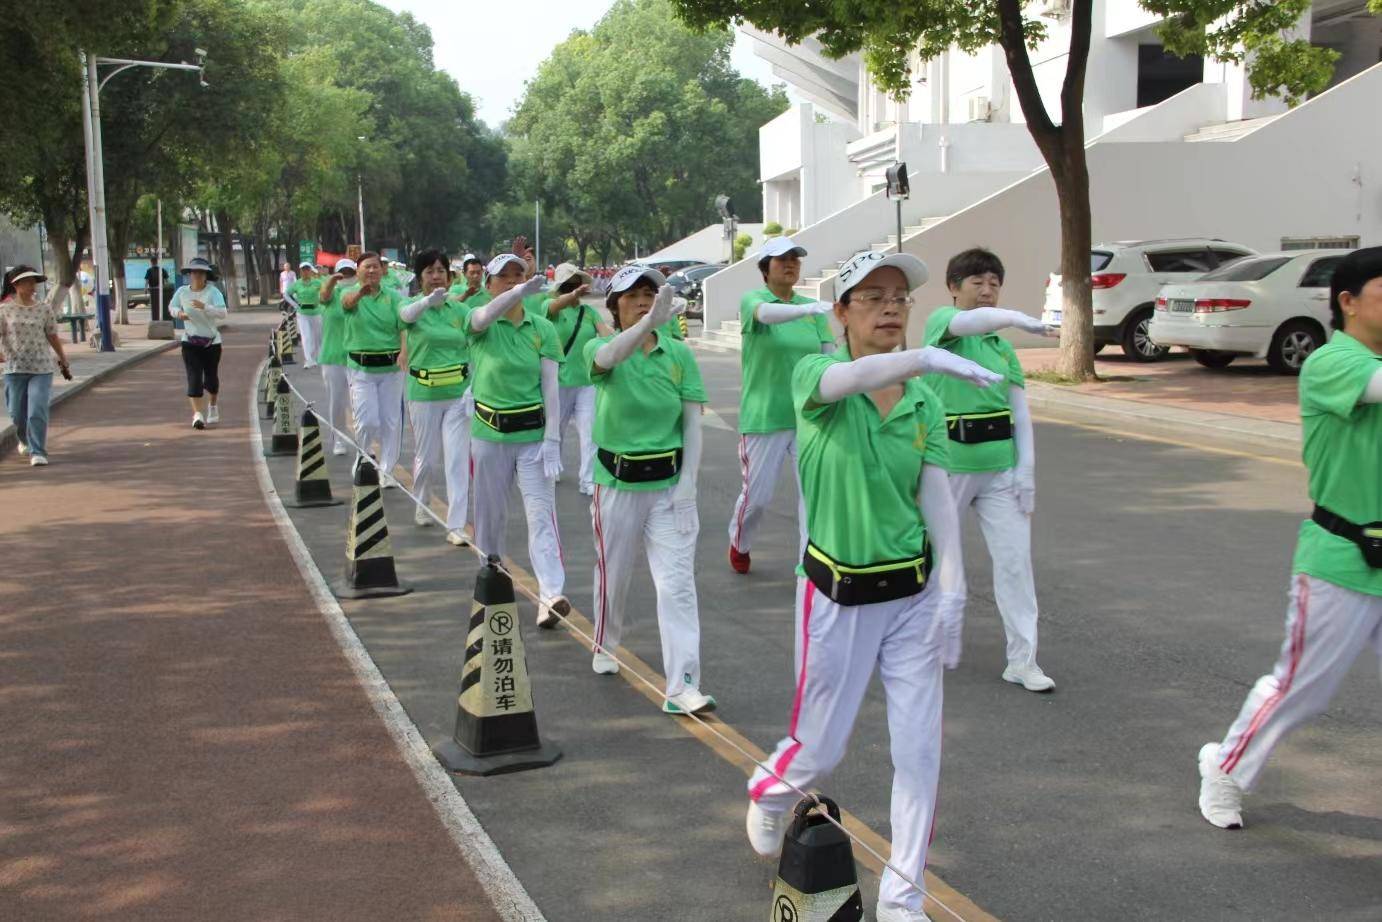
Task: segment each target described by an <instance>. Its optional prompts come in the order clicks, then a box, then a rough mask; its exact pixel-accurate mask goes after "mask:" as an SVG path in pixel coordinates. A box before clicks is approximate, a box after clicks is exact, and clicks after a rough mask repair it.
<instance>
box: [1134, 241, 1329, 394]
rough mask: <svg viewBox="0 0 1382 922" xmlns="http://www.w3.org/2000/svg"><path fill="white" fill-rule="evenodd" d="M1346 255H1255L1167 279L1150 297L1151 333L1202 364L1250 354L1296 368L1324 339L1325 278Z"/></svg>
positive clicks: (1217, 364) (1218, 364)
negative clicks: (1189, 277) (1192, 276)
mask: <svg viewBox="0 0 1382 922" xmlns="http://www.w3.org/2000/svg"><path fill="white" fill-rule="evenodd" d="M1344 256H1345V254H1344V253H1340V252H1339V251H1338V250H1296V251H1292V252H1289V253H1275V254H1271V255H1266V256H1253V257H1249V258H1247V259H1243V260H1240V261H1238V262H1236V263H1233V264H1232V265H1230V266H1225V267H1224V268H1222V269H1217V270H1215V271H1213V272H1210V273H1209V274H1207V275H1205V276H1202V277H1201V278H1200V279H1199V280H1197V281H1194V282H1185V283H1181V284H1179V285H1167V286H1166V287H1165V288H1163V289H1162V290H1161V292H1160V294H1159V295H1158V296H1157V299H1156V310H1155V312H1154V313H1153V319H1152V323H1151V328H1150V331H1149V332H1150V335H1151V337H1152V340H1153V342H1155V343H1156V344H1157V345H1160V346H1165V347H1170V346H1185V347H1186V348H1188V349H1189V350H1190V354H1191V355H1193V356H1194V357H1195V361H1197V362H1199V363H1200V364H1201V365H1204V366H1205V367H1206V368H1223V367H1225V366H1226V365H1228V364H1229V363H1230V362H1232V361H1233V360H1234V359H1236V358H1238V357H1239V356H1242V355H1251V356H1256V357H1257V358H1266V360H1267V364H1269V365H1271V366H1272V368H1274V369H1275V370H1277V371H1279V372H1281V373H1282V374H1288V375H1296V374H1300V367H1301V365H1303V364H1305V359H1306V357H1307V356H1309V355H1310V353H1312V352H1314V351H1315V350H1316V349H1318V348H1319V347H1320V346H1322V345H1324V343H1325V341H1326V340H1327V339H1328V338H1329V334H1328V333H1327V331H1328V329H1329V280H1330V278H1331V277H1332V276H1333V275H1334V267H1335V266H1337V265H1338V264H1339V261H1340V260H1341V259H1343V258H1344Z"/></svg>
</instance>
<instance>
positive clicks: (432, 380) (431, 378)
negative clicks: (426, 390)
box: [408, 362, 470, 387]
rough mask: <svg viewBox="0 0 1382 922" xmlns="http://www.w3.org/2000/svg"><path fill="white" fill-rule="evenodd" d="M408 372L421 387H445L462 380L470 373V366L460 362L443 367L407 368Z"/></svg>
mask: <svg viewBox="0 0 1382 922" xmlns="http://www.w3.org/2000/svg"><path fill="white" fill-rule="evenodd" d="M408 374H410V375H412V376H413V377H414V378H417V383H418V384H420V385H422V386H423V387H447V386H448V385H451V384H460V383H461V382H463V381H464V380H465V379H466V378H467V377H468V376H469V375H470V366H469V365H467V364H465V363H464V362H462V363H461V364H459V365H447V366H445V367H444V368H409V369H408Z"/></svg>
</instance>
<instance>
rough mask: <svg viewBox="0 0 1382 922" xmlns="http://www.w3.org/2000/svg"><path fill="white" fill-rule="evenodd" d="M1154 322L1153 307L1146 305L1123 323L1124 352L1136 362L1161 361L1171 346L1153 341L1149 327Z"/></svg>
mask: <svg viewBox="0 0 1382 922" xmlns="http://www.w3.org/2000/svg"><path fill="white" fill-rule="evenodd" d="M1151 324H1152V308H1151V306H1150V305H1144V306H1143V307H1139V308H1138V309H1137V310H1135V311H1133V313H1132V316H1131V317H1129V318H1128V319H1127V321H1126V322H1125V323H1124V324H1123V342H1122V345H1123V354H1124V355H1126V356H1127V357H1128V358H1130V359H1132V360H1133V361H1134V362H1159V361H1161V360H1162V359H1164V358H1166V353H1168V352H1170V351H1171V350H1170V348H1168V347H1166V346H1158V345H1157V344H1156V343H1154V342H1152V339H1151V337H1150V336H1149V335H1147V333H1148V328H1149V327H1150V326H1151Z"/></svg>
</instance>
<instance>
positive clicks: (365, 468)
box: [331, 459, 413, 599]
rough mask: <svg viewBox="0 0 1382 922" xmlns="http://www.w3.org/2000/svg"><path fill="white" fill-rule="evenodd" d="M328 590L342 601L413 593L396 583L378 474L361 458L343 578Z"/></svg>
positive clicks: (396, 577)
mask: <svg viewBox="0 0 1382 922" xmlns="http://www.w3.org/2000/svg"><path fill="white" fill-rule="evenodd" d="M331 588H332V591H333V592H335V593H336V595H337V596H338V597H339V598H342V599H374V598H383V597H385V596H392V595H406V594H407V593H409V592H412V591H413V590H412V589H411V588H410V587H408V586H403V585H401V584H400V583H399V582H398V573H397V572H396V571H395V570H394V565H393V546H392V545H391V544H390V543H389V523H388V522H387V521H385V519H384V493H383V491H381V490H380V489H379V471H377V470H375V467H374V465H373V464H369V463H368V462H366V461H364V460H363V459H360V460H358V461H356V462H355V486H354V489H353V490H352V495H351V504H350V522H349V524H348V525H347V531H346V565H345V578H344V579H342V580H341V581H340V582H338V583H336V584H335V585H334V586H332V587H331Z"/></svg>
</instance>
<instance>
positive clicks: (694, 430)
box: [672, 400, 703, 535]
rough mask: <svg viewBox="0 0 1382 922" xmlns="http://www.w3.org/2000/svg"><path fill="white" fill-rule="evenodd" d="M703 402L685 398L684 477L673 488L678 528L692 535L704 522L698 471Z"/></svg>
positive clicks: (682, 410) (682, 456)
mask: <svg viewBox="0 0 1382 922" xmlns="http://www.w3.org/2000/svg"><path fill="white" fill-rule="evenodd" d="M702 412H703V409H702V407H701V405H700V404H699V403H692V402H691V401H689V400H683V401H682V402H681V479H679V480H678V481H677V485H676V486H675V487H673V488H672V518H673V520H674V521H675V522H676V526H677V531H679V532H680V533H682V534H683V535H689V534H691V533H692V532H693V531H695V530H696V528H697V526H698V525H699V524H700V522H699V519H698V517H697V515H696V475H697V474H698V473H699V471H700V467H701V449H702V441H701V413H702Z"/></svg>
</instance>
